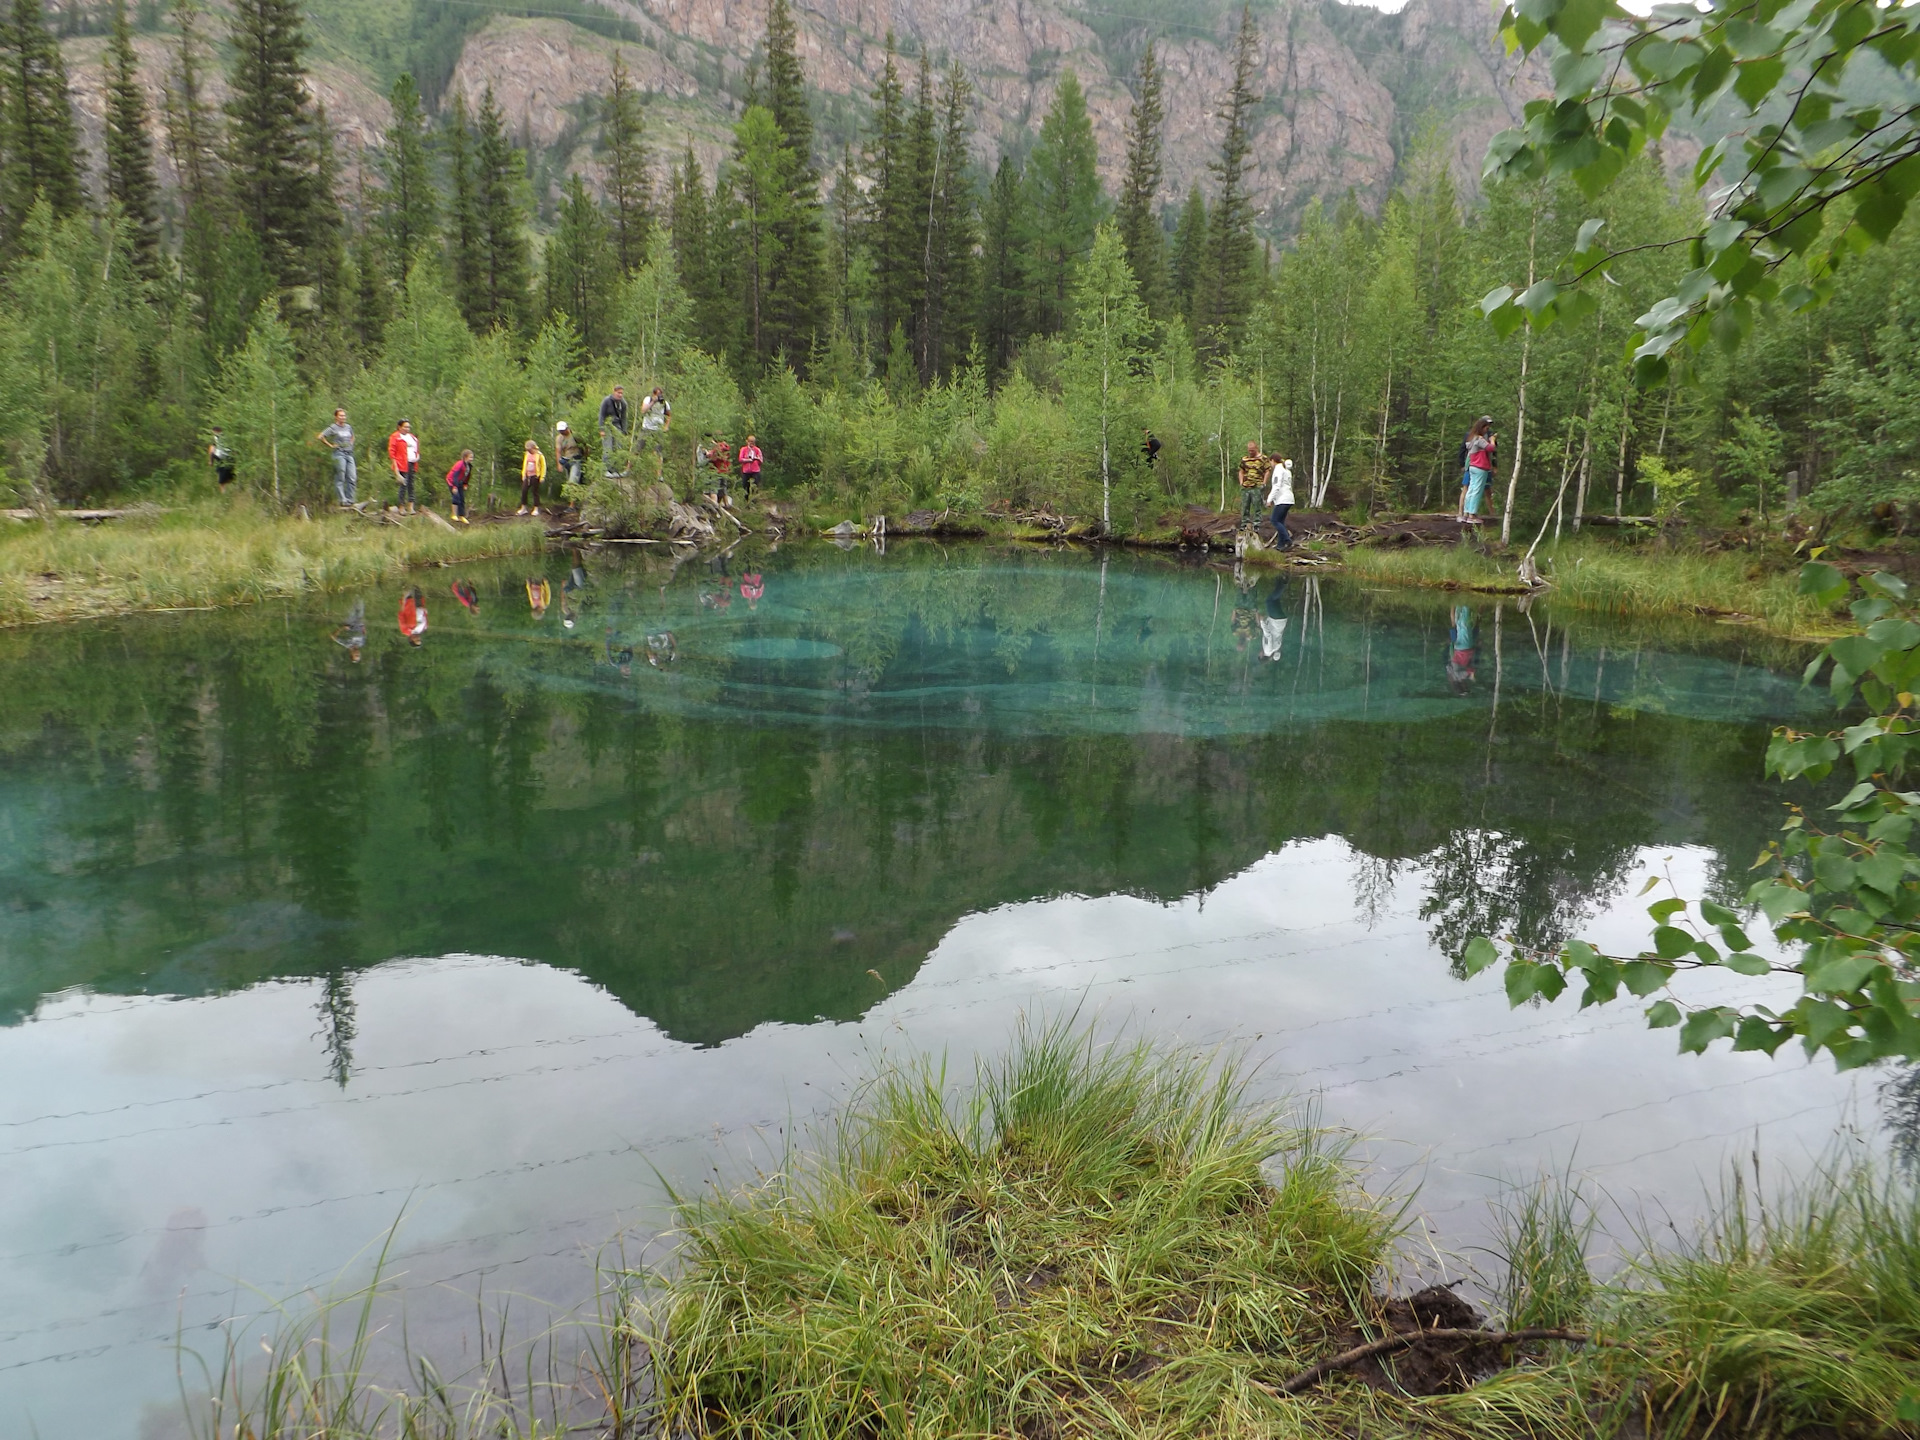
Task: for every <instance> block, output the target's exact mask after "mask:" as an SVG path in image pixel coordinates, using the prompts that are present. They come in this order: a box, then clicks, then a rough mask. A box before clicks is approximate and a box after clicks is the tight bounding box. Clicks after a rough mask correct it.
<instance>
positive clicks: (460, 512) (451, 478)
mask: <svg viewBox="0 0 1920 1440" xmlns="http://www.w3.org/2000/svg"><path fill="white" fill-rule="evenodd" d="M471 483H473V451H471V450H462V451H461V452H460V458H459V459H458V460H456V461H454V462H453V468H452V469H451V470H449V471H447V493H448V494H449V495H450V496H451V497H452V501H453V518H454V519H456V520H458V521H459V522H460V523H461V524H462V525H471V524H473V522H472V521H471V520H469V519H467V486H468V485H470V484H471Z"/></svg>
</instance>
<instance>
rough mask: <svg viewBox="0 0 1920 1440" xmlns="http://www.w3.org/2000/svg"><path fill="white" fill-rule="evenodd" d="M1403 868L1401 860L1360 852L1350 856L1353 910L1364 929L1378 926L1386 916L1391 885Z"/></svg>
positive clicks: (1391, 891)
mask: <svg viewBox="0 0 1920 1440" xmlns="http://www.w3.org/2000/svg"><path fill="white" fill-rule="evenodd" d="M1404 864H1405V862H1404V861H1401V860H1397V859H1383V858H1382V857H1380V856H1378V855H1369V854H1367V852H1366V851H1364V850H1355V851H1354V852H1353V908H1354V909H1355V910H1357V911H1358V912H1359V914H1360V919H1361V922H1362V923H1363V924H1365V925H1366V927H1367V929H1369V930H1371V929H1373V927H1374V926H1376V925H1378V924H1379V923H1380V918H1381V916H1383V915H1384V914H1385V913H1386V909H1387V902H1388V901H1389V900H1391V899H1392V898H1393V887H1394V882H1395V881H1397V880H1398V879H1399V878H1400V869H1401V867H1402V865H1404Z"/></svg>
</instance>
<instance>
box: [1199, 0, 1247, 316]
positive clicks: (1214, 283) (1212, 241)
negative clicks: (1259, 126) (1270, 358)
mask: <svg viewBox="0 0 1920 1440" xmlns="http://www.w3.org/2000/svg"><path fill="white" fill-rule="evenodd" d="M1259 41H1260V32H1259V31H1258V29H1256V28H1255V26H1254V23H1253V10H1252V8H1251V7H1250V6H1243V7H1242V8H1241V11H1240V33H1239V35H1238V36H1237V37H1235V39H1234V42H1233V89H1232V90H1231V91H1230V92H1229V93H1228V95H1227V106H1226V109H1224V110H1222V111H1220V112H1219V114H1220V118H1221V119H1223V120H1225V121H1226V122H1227V133H1226V135H1225V136H1224V137H1223V138H1222V139H1221V141H1220V158H1219V159H1218V160H1216V161H1214V162H1213V163H1212V164H1210V165H1209V166H1208V167H1207V168H1208V169H1209V170H1210V171H1211V172H1212V174H1213V177H1214V179H1215V181H1217V182H1218V184H1219V192H1218V195H1217V198H1216V199H1215V200H1214V202H1213V213H1212V214H1211V215H1210V216H1209V217H1208V225H1207V267H1206V277H1205V284H1204V285H1202V286H1200V287H1199V288H1198V290H1197V291H1196V296H1195V300H1196V306H1195V308H1196V312H1197V313H1196V314H1195V316H1194V329H1195V331H1196V333H1197V335H1198V337H1199V339H1200V341H1201V343H1202V345H1203V346H1205V347H1206V348H1208V349H1210V350H1212V351H1213V352H1214V353H1215V354H1225V353H1226V352H1227V351H1228V350H1230V349H1231V348H1232V347H1233V346H1234V345H1236V344H1238V343H1239V339H1240V336H1241V334H1242V333H1243V332H1244V331H1245V329H1246V324H1247V311H1248V310H1249V309H1251V308H1252V305H1253V291H1254V285H1255V275H1254V263H1253V262H1254V256H1255V253H1256V251H1255V247H1254V243H1253V205H1252V202H1251V201H1250V200H1249V199H1248V197H1247V188H1246V166H1247V152H1248V151H1249V150H1250V149H1251V148H1252V138H1251V136H1250V135H1249V133H1248V127H1249V124H1250V122H1251V120H1252V112H1253V106H1254V102H1255V100H1256V98H1257V97H1256V96H1255V95H1254V93H1253V65H1254V60H1255V58H1256V51H1257V48H1258V46H1259Z"/></svg>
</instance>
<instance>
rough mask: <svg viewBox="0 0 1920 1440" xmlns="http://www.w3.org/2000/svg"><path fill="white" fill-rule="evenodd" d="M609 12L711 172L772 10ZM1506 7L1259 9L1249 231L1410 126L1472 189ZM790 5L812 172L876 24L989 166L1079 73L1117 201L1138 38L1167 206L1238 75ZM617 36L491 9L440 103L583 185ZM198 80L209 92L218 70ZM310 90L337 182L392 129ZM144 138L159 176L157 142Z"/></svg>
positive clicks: (654, 118) (1142, 36)
mask: <svg viewBox="0 0 1920 1440" xmlns="http://www.w3.org/2000/svg"><path fill="white" fill-rule="evenodd" d="M332 3H333V0H309V7H310V9H311V10H312V12H313V21H314V24H315V25H316V27H319V28H324V27H325V25H326V23H327V15H328V8H329V6H330V4H332ZM402 3H404V0H402ZM602 3H603V8H604V9H606V10H608V11H610V12H612V13H613V14H615V15H617V16H619V17H620V18H621V19H623V20H625V21H626V22H627V23H628V24H629V25H630V26H631V27H632V28H633V32H634V34H635V36H636V40H634V41H629V42H622V43H620V44H619V46H618V48H620V49H622V50H624V52H625V53H626V57H627V64H628V66H629V68H630V69H631V71H632V72H633V76H634V82H635V84H636V86H637V87H638V88H639V89H640V90H641V91H642V92H643V93H644V94H645V95H646V96H647V99H648V121H649V128H650V131H651V138H652V143H653V146H654V150H655V153H656V155H657V156H661V157H662V158H663V159H665V158H670V157H674V156H677V155H678V153H679V152H680V151H681V149H682V147H683V146H684V145H691V146H692V148H693V149H694V151H695V153H696V155H698V157H699V158H700V160H701V162H702V163H703V165H705V166H706V168H707V170H708V173H709V174H711V173H712V171H713V168H714V166H715V165H716V163H717V162H718V161H719V159H720V158H721V157H722V155H723V154H724V153H725V150H726V148H727V145H728V141H729V127H730V126H731V124H732V121H733V118H734V115H735V113H736V111H737V100H736V98H735V97H736V96H737V95H739V94H740V93H741V92H742V90H743V88H744V86H743V81H744V79H745V76H746V74H747V71H748V69H749V67H750V66H751V65H752V64H753V63H754V62H755V61H756V59H757V58H758V57H759V53H760V51H761V47H762V45H763V43H764V39H765V33H766V5H765V0H602ZM1499 8H1500V0H1408V3H1407V5H1406V8H1405V9H1404V10H1402V11H1401V12H1400V13H1398V14H1395V15H1388V14H1383V13H1381V12H1380V11H1377V10H1372V9H1367V8H1365V7H1362V6H1357V5H1346V4H1340V3H1335V0H1281V3H1280V4H1279V5H1278V6H1277V8H1275V9H1273V10H1271V11H1269V12H1267V13H1266V14H1264V15H1263V16H1261V17H1260V20H1259V24H1260V40H1259V50H1258V55H1257V59H1256V67H1257V76H1258V85H1259V89H1260V93H1261V95H1262V100H1261V103H1260V104H1259V106H1258V107H1257V110H1256V113H1255V116H1254V120H1253V150H1252V155H1251V157H1250V171H1249V175H1248V184H1249V188H1250V190H1251V192H1252V196H1253V201H1254V204H1255V206H1256V207H1257V210H1258V212H1259V215H1260V223H1261V226H1262V228H1263V229H1265V230H1267V231H1269V232H1270V233H1273V234H1276V235H1285V234H1287V233H1288V232H1289V231H1291V230H1292V228H1293V227H1294V225H1295V224H1296V223H1297V221H1298V218H1299V215H1300V212H1301V211H1302V210H1303V209H1304V208H1305V207H1306V205H1307V204H1308V203H1309V201H1311V200H1312V199H1313V198H1315V197H1321V198H1324V199H1327V200H1329V201H1331V200H1335V199H1337V198H1339V197H1340V196H1342V195H1345V194H1346V193H1348V192H1349V191H1351V192H1352V193H1353V194H1354V195H1355V196H1356V198H1358V199H1359V200H1360V201H1361V203H1362V204H1363V205H1365V206H1366V207H1367V208H1368V209H1373V208H1375V207H1376V206H1377V205H1378V204H1379V202H1380V201H1381V200H1382V199H1383V198H1384V197H1385V195H1386V192H1387V189H1388V187H1389V186H1390V185H1391V183H1392V181H1393V178H1394V174H1395V170H1396V167H1397V166H1398V164H1399V162H1400V160H1401V159H1402V158H1404V156H1405V155H1406V153H1407V151H1408V149H1409V147H1410V146H1411V145H1412V144H1414V143H1415V140H1416V137H1418V136H1419V135H1420V134H1421V133H1422V132H1423V130H1424V131H1426V132H1429V133H1431V134H1433V135H1436V136H1438V137H1439V141H1438V142H1437V143H1443V144H1444V145H1445V147H1446V149H1447V152H1448V153H1449V155H1450V157H1451V160H1452V164H1453V167H1454V170H1455V174H1456V176H1457V178H1458V179H1459V180H1460V181H1461V182H1462V184H1463V186H1464V187H1465V188H1466V189H1468V190H1471V189H1472V188H1473V187H1474V186H1475V185H1476V184H1477V180H1478V176H1479V170H1480V159H1481V156H1482V154H1483V153H1484V151H1485V148H1486V142H1487V140H1488V139H1489V138H1490V137H1491V136H1492V135H1493V134H1494V132H1495V131H1497V130H1499V129H1501V128H1503V127H1504V126H1506V125H1509V124H1512V123H1513V122H1514V120H1515V119H1517V118H1518V115H1519V112H1520V107H1521V105H1522V104H1523V103H1524V102H1525V101H1526V100H1527V99H1528V98H1531V97H1532V96H1533V95H1536V94H1541V93H1545V92H1546V91H1547V89H1548V85H1547V81H1546V76H1545V74H1544V71H1543V70H1542V69H1541V68H1540V67H1538V66H1532V65H1517V64H1516V63H1515V62H1514V61H1512V60H1511V59H1509V58H1508V57H1507V56H1505V54H1504V53H1503V51H1502V48H1501V46H1500V43H1499V40H1498V37H1497V36H1496V35H1495V33H1494V31H1495V24H1496V19H1497V16H1498V13H1499ZM796 13H797V17H798V20H799V25H800V51H801V59H802V62H803V63H804V65H805V66H806V70H807V75H808V79H809V81H810V82H811V83H812V84H813V85H814V86H815V87H816V89H817V91H818V93H819V95H820V96H821V102H822V103H821V105H820V107H819V108H820V110H821V112H822V125H821V137H820V138H821V159H822V161H823V168H827V169H830V168H831V164H830V159H831V154H832V152H833V151H836V150H837V149H838V147H839V145H840V143H842V142H843V141H845V140H846V139H848V138H852V137H853V136H854V132H856V131H857V129H858V125H859V122H860V119H861V117H862V116H864V114H865V112H866V110H867V108H868V105H869V96H870V94H871V92H872V90H873V87H874V84H875V83H876V81H877V80H878V78H879V76H880V74H881V71H882V69H883V67H884V64H885V55H886V48H885V47H886V37H887V35H888V34H889V32H891V33H893V34H894V35H895V37H896V39H897V43H898V45H899V47H900V49H901V51H902V52H903V55H902V59H901V62H900V64H901V70H902V74H903V78H904V79H905V81H906V82H907V84H908V86H909V88H910V89H911V87H912V84H913V77H914V72H915V69H916V67H917V63H918V61H917V57H918V55H919V54H920V52H921V51H922V50H925V51H926V52H927V53H929V54H930V55H931V56H932V57H933V59H934V61H935V63H936V65H943V64H945V62H946V61H947V60H948V59H949V58H951V59H954V60H957V61H959V63H960V64H961V65H962V66H963V67H965V69H966V71H967V73H968V75H969V76H970V78H971V79H972V81H973V83H974V86H975V90H976V100H975V113H974V124H975V140H974V145H975V154H976V158H977V159H978V160H979V161H980V162H981V163H982V164H991V163H992V161H993V160H994V158H995V157H996V156H997V155H998V154H999V153H1000V152H1001V151H1002V150H1016V151H1018V150H1024V149H1025V147H1026V146H1027V145H1028V144H1029V143H1030V142H1031V139H1032V137H1033V135H1034V134H1035V133H1036V132H1037V130H1038V128H1039V124H1040V119H1041V117H1042V116H1043V115H1044V114H1045V112H1046V109H1047V106H1048V104H1049V103H1050V102H1051V100H1052V98H1053V92H1054V88H1055V86H1056V85H1057V84H1058V82H1059V78H1060V75H1061V74H1062V72H1064V71H1065V70H1067V69H1072V70H1073V71H1074V72H1075V73H1076V74H1077V75H1078V76H1079V79H1080V82H1081V85H1082V87H1083V88H1084V89H1085V91H1086V93H1087V100H1088V107H1089V110H1090V112H1091V114H1092V119H1093V125H1094V133H1095V137H1096V138H1097V140H1098V142H1099V145H1100V164H1101V172H1102V176H1103V178H1104V179H1105V181H1106V183H1107V186H1108V189H1109V191H1112V190H1113V189H1114V188H1115V187H1116V186H1117V184H1118V182H1119V179H1120V173H1121V169H1122V166H1123V164H1124V160H1125V153H1126V146H1125V127H1126V120H1127V111H1128V107H1129V105H1130V104H1131V102H1132V95H1131V91H1130V89H1129V86H1130V84H1131V82H1132V79H1133V75H1134V73H1135V70H1136V67H1137V65H1138V60H1139V53H1140V50H1141V49H1142V48H1143V46H1144V44H1145V42H1146V40H1147V39H1148V38H1150V37H1151V38H1154V39H1155V41H1156V44H1157V45H1158V48H1159V53H1160V56H1161V59H1162V61H1163V64H1164V66H1165V69H1166V113H1167V120H1166V131H1165V159H1166V179H1165V185H1164V189H1163V192H1162V195H1161V199H1162V200H1163V201H1164V202H1166V203H1168V204H1177V203H1178V202H1179V201H1180V200H1181V199H1183V198H1184V196H1185V195H1186V192H1187V190H1188V188H1189V187H1190V186H1192V185H1194V184H1196V183H1198V184H1200V185H1201V186H1202V188H1203V189H1208V188H1210V187H1209V184H1208V176H1207V165H1208V163H1209V162H1210V161H1211V160H1213V159H1214V158H1215V156H1216V155H1217V153H1218V149H1219V143H1220V136H1221V132H1222V130H1223V128H1224V126H1223V122H1222V121H1221V119H1220V116H1219V110H1220V108H1221V106H1222V104H1223V103H1224V101H1225V98H1226V95H1227V91H1228V88H1229V86H1230V84H1231V81H1232V63H1233V58H1232V44H1233V38H1234V31H1235V29H1236V28H1237V24H1238V15H1237V13H1236V12H1233V11H1227V12H1225V13H1224V14H1223V16H1222V18H1221V19H1220V20H1219V22H1218V24H1217V26H1216V27H1215V28H1214V29H1213V30H1212V31H1211V32H1210V33H1209V32H1205V31H1202V30H1199V29H1197V28H1196V27H1194V26H1192V25H1189V24H1184V23H1179V22H1176V21H1173V20H1167V21H1161V20H1153V21H1149V22H1146V23H1144V24H1143V25H1141V26H1138V27H1134V28H1131V29H1126V30H1121V31H1115V30H1112V29H1108V30H1106V31H1105V32H1103V33H1102V32H1096V31H1095V29H1093V28H1092V27H1091V26H1090V25H1089V24H1088V23H1087V21H1086V20H1083V19H1081V18H1079V17H1078V16H1076V14H1075V11H1074V9H1073V8H1072V6H1071V5H1070V4H1069V3H1065V0H798V3H797V5H796ZM1094 13H1095V14H1096V15H1098V14H1104V12H1094ZM136 44H137V48H138V51H139V55H140V62H141V68H142V79H143V81H144V82H145V84H146V86H147V90H148V96H149V101H150V103H151V104H152V106H153V108H154V113H155V116H156V119H157V117H158V115H159V113H160V103H161V90H162V84H163V80H164V75H165V70H166V65H167V56H166V48H165V45H164V43H163V41H162V40H160V39H159V38H158V37H154V36H141V37H139V38H138V40H137V42H136ZM615 48H616V42H614V41H611V40H608V39H606V38H604V37H602V36H601V35H598V34H595V33H592V32H590V31H588V30H585V29H583V28H581V27H580V26H577V25H574V24H572V23H570V22H568V21H565V20H554V19H517V18H508V17H504V16H502V17H496V18H494V19H492V20H491V21H489V22H488V23H487V24H486V25H484V26H483V27H481V28H480V29H478V30H476V31H474V32H473V33H471V34H470V35H469V36H468V37H467V38H466V40H465V42H464V45H463V48H462V50H461V53H460V56H459V60H458V62H457V64H456V65H455V67H454V71H453V78H452V82H451V85H450V89H449V93H450V94H451V93H456V92H457V93H459V94H461V95H463V96H465V97H466V99H467V101H468V103H469V105H470V106H477V105H478V103H479V100H480V96H481V93H482V92H483V91H484V89H485V88H486V87H487V86H488V85H491V86H492V87H493V89H494V92H495V95H496V98H497V99H498V101H499V103H500V105H501V107H502V108H503V110H504V111H505V112H506V116H507V121H508V125H509V127H510V130H511V132H512V133H513V134H514V136H515V137H516V138H523V139H525V140H526V141H529V142H531V144H532V145H533V146H535V147H537V148H538V149H540V150H542V151H544V152H546V153H547V154H548V155H549V156H551V157H552V160H553V162H554V163H553V164H551V165H550V166H548V167H546V168H547V169H548V170H549V171H550V172H551V173H564V171H565V170H567V169H579V170H582V171H583V172H585V173H587V174H588V175H590V176H592V175H595V174H597V172H598V168H599V167H598V163H597V161H596V159H595V157H594V155H593V152H592V145H591V141H592V139H593V135H594V130H595V121H594V108H595V107H594V102H595V100H596V99H597V98H598V97H599V96H601V95H603V94H605V92H606V89H607V84H608V73H609V69H610V67H611V64H612V57H613V52H614V50H615ZM101 50H102V42H101V41H100V40H98V39H82V40H73V41H69V42H67V47H66V53H67V63H68V66H69V73H70V75H71V77H72V81H73V87H74V92H75V102H76V108H77V109H78V111H79V114H80V119H81V123H82V129H83V132H84V134H85V138H86V142H87V145H88V148H89V150H90V151H91V152H92V154H93V156H94V159H95V166H94V169H95V174H96V175H97V173H98V157H99V153H100V136H101V116H102V113H103V109H104V98H105V97H104V94H103V84H102V82H103V77H102V73H101V64H100V56H101ZM909 57H911V58H909ZM210 78H213V79H214V80H215V84H216V87H217V84H218V80H217V77H210ZM313 88H314V91H315V93H316V95H317V96H318V98H319V99H320V100H321V101H322V102H323V103H324V104H325V105H326V107H327V113H328V115H329V117H330V118H331V120H332V122H333V125H334V127H335V130H336V132H337V134H338V136H339V139H340V142H341V146H340V148H341V152H342V159H343V162H344V168H345V169H346V171H347V174H348V177H349V179H350V178H351V172H352V167H353V163H354V160H355V158H356V157H357V153H358V152H359V150H360V149H362V148H363V147H365V146H366V145H368V144H371V143H374V142H375V141H377V139H378V137H379V135H380V132H381V130H382V128H383V127H384V125H385V123H386V120H387V105H386V101H385V99H384V98H383V94H382V91H383V90H384V88H385V87H384V85H383V84H382V83H381V81H380V80H378V79H377V78H376V77H374V76H373V75H371V74H370V73H366V74H362V73H355V72H354V71H351V70H349V69H347V68H345V67H343V66H341V65H338V64H332V63H316V64H315V65H314V67H313ZM215 98H216V100H217V99H218V98H223V97H220V96H218V94H217V93H216V97H215ZM156 149H157V150H159V151H160V152H162V153H161V159H162V168H163V171H164V170H165V160H164V149H165V147H164V143H162V144H160V145H159V146H157V147H156ZM165 178H166V179H167V180H168V181H169V182H170V181H171V178H172V177H171V175H170V174H166V175H165Z"/></svg>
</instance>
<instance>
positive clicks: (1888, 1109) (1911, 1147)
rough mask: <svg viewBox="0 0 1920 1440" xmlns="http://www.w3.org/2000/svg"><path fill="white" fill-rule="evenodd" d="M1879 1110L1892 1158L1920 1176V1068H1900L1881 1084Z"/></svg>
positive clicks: (1914, 1066)
mask: <svg viewBox="0 0 1920 1440" xmlns="http://www.w3.org/2000/svg"><path fill="white" fill-rule="evenodd" d="M1880 1110H1881V1113H1882V1115H1883V1117H1884V1118H1885V1121H1886V1126H1887V1135H1888V1138H1889V1139H1890V1140H1891V1142H1892V1144H1893V1157H1894V1159H1895V1160H1897V1161H1898V1162H1899V1163H1900V1167H1901V1169H1903V1170H1905V1171H1907V1172H1908V1173H1909V1174H1911V1175H1915V1176H1920V1065H1903V1066H1901V1067H1900V1069H1899V1070H1898V1071H1896V1072H1895V1073H1894V1074H1892V1075H1889V1076H1888V1077H1887V1078H1886V1079H1885V1080H1882V1081H1881V1082H1880Z"/></svg>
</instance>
